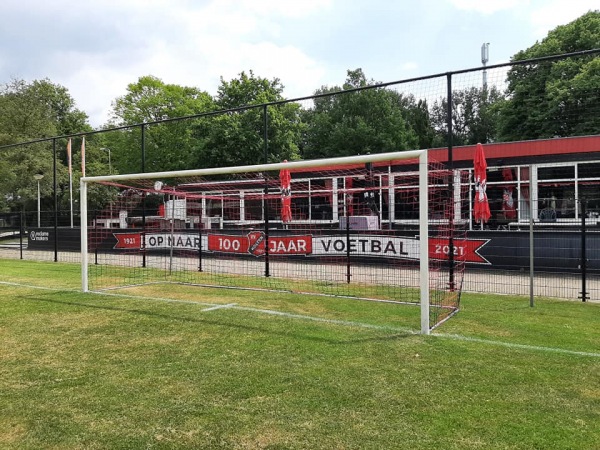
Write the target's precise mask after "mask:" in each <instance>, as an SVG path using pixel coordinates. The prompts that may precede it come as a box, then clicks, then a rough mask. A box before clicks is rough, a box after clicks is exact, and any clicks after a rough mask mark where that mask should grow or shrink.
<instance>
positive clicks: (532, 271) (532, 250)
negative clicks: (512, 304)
mask: <svg viewBox="0 0 600 450" xmlns="http://www.w3.org/2000/svg"><path fill="white" fill-rule="evenodd" d="M532 173H533V168H532V166H529V178H530V179H529V306H530V307H532V308H533V306H534V300H533V279H534V276H535V267H534V255H535V248H534V240H533V199H532V198H531V194H532V192H533V191H532V189H531V174H532Z"/></svg>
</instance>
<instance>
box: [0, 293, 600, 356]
mask: <svg viewBox="0 0 600 450" xmlns="http://www.w3.org/2000/svg"><path fill="white" fill-rule="evenodd" d="M0 285H6V286H13V287H21V288H28V289H41V290H47V291H66V292H78V293H81V291H79V290H77V289H64V288H51V287H41V286H33V285H28V284H21V283H13V282H9V281H0ZM90 294H96V295H105V296H107V297H121V298H130V299H134V300H151V301H159V302H167V303H184V304H193V305H199V306H207V308H204V309H202V310H201V311H202V312H207V311H214V310H217V309H224V308H226V309H236V310H239V311H248V312H253V313H259V314H267V315H271V316H279V317H285V318H288V319H297V320H306V321H311V322H319V323H326V324H330V325H340V326H346V327H356V328H364V329H370V330H381V331H389V332H393V333H404V334H411V335H419V334H420V333H419V332H418V331H415V330H411V329H408V328H402V327H393V326H387V325H376V324H369V323H363V322H354V321H348V320H337V319H327V318H324V317H316V316H308V315H304V314H294V313H286V312H282V311H275V310H271V309H260V308H252V307H249V306H239V305H236V304H235V303H230V304H214V303H206V302H196V301H193V300H177V299H172V298H164V297H145V296H138V295H130V294H119V293H114V292H110V293H109V292H90ZM430 336H431V337H434V338H439V339H450V340H455V341H463V342H474V343H479V344H486V345H492V346H497V347H505V348H512V349H517V350H527V351H534V352H546V353H557V354H562V355H571V356H584V357H589V358H600V353H599V352H583V351H577V350H568V349H564V348H558V347H543V346H539V345H528V344H516V343H512V342H503V341H497V340H492V339H482V338H476V337H470V336H463V335H460V334H446V333H437V332H433V333H432V334H431V335H430ZM424 337H425V336H424Z"/></svg>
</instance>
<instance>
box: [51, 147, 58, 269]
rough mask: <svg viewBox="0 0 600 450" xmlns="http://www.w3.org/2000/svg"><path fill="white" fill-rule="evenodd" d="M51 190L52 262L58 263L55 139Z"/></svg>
mask: <svg viewBox="0 0 600 450" xmlns="http://www.w3.org/2000/svg"><path fill="white" fill-rule="evenodd" d="M52 155H53V156H52V159H53V163H52V172H53V181H52V190H53V194H54V262H57V261H58V191H57V188H56V138H54V139H52Z"/></svg>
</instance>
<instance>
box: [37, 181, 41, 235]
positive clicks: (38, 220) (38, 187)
mask: <svg viewBox="0 0 600 450" xmlns="http://www.w3.org/2000/svg"><path fill="white" fill-rule="evenodd" d="M37 191H38V193H37V194H38V196H37V226H38V228H40V223H41V220H40V215H41V211H40V205H41V202H40V180H37Z"/></svg>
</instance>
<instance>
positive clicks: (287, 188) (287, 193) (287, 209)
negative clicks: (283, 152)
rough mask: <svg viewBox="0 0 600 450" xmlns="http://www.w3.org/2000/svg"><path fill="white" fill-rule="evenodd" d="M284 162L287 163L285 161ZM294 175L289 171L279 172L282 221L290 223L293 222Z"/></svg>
mask: <svg viewBox="0 0 600 450" xmlns="http://www.w3.org/2000/svg"><path fill="white" fill-rule="evenodd" d="M283 162H287V160H284V161H283ZM291 181H292V175H291V174H290V171H289V170H288V169H282V170H281V171H280V172H279V182H280V183H281V221H282V222H283V223H288V222H290V221H291V220H292V190H291Z"/></svg>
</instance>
